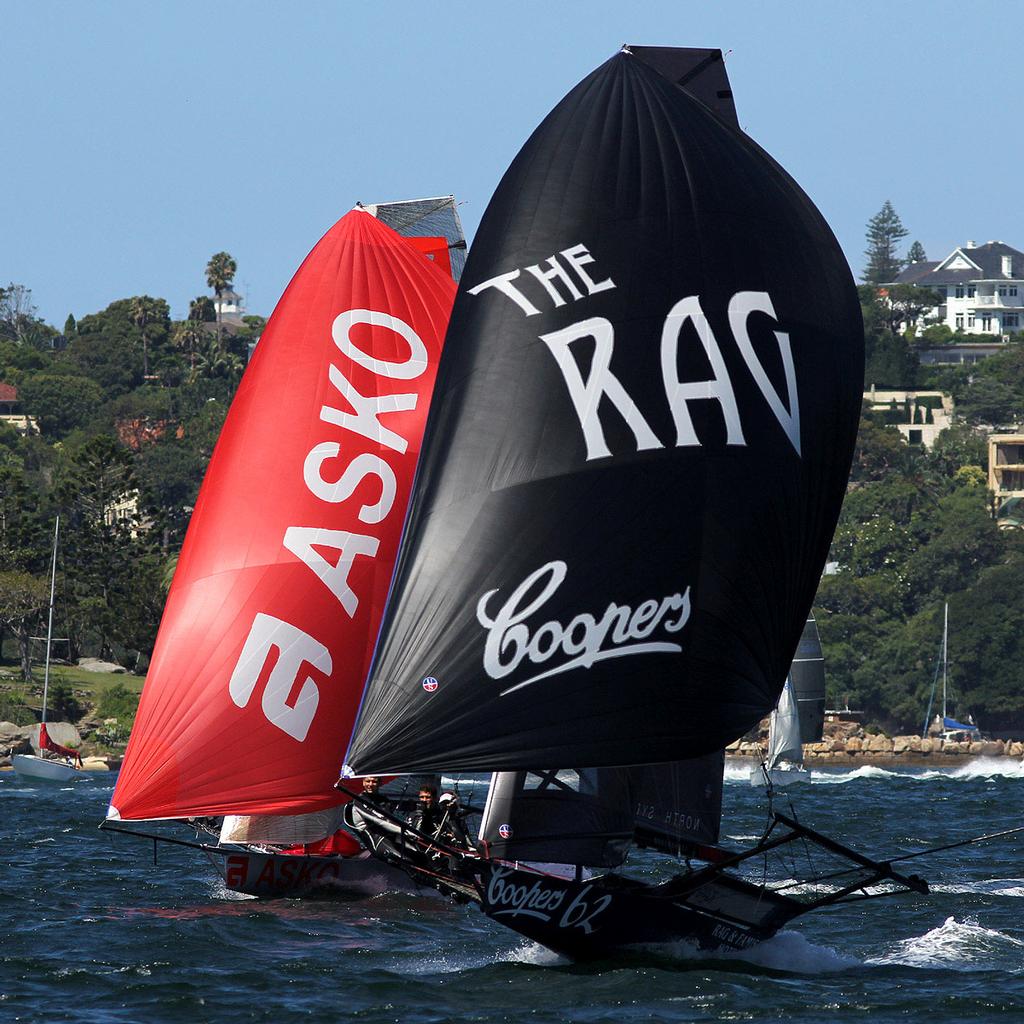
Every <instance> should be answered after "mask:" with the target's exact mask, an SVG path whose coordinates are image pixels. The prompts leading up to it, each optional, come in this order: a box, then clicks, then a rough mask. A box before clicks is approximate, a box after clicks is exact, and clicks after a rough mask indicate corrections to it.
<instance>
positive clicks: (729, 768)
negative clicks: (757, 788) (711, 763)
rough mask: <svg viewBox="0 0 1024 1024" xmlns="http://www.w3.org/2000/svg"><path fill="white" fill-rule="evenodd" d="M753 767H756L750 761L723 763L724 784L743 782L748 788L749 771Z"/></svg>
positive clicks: (728, 761)
mask: <svg viewBox="0 0 1024 1024" xmlns="http://www.w3.org/2000/svg"><path fill="white" fill-rule="evenodd" d="M754 767H756V765H755V763H754V762H752V761H748V762H746V763H742V764H737V763H736V762H735V761H732V760H727V761H726V762H725V775H724V776H723V778H724V779H725V781H726V782H743V783H746V784H747V785H748V786H749V785H750V769H751V768H754Z"/></svg>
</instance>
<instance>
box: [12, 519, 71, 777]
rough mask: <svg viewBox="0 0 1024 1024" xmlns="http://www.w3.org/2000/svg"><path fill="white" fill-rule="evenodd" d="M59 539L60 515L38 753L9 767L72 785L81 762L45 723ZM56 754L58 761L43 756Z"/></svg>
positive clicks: (56, 525)
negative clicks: (54, 738)
mask: <svg viewBox="0 0 1024 1024" xmlns="http://www.w3.org/2000/svg"><path fill="white" fill-rule="evenodd" d="M59 539H60V516H57V520H56V522H55V523H54V527H53V561H52V563H51V566H50V605H49V612H48V615H47V620H46V662H45V668H44V669H43V711H42V721H41V722H40V725H39V738H38V741H37V748H38V750H39V754H38V755H36V754H13V755H12V756H11V767H12V768H13V769H14V771H15V772H16V773H17V775H18V777H19V778H20V779H23V780H25V781H31V782H72V781H74V780H75V779H80V778H82V772H81V765H82V759H81V757H80V756H79V753H78V751H77V750H73V749H71V748H70V747H65V746H63V745H62V744H60V743H57V742H55V741H54V740H53V739H51V738H50V734H49V730H48V729H47V722H46V707H47V702H48V699H49V691H50V648H51V646H52V643H53V598H54V591H55V587H56V584H57V546H58V542H59ZM46 753H51V754H54V755H56V757H57V758H60V760H56V759H55V758H51V757H45V756H44V755H45V754H46Z"/></svg>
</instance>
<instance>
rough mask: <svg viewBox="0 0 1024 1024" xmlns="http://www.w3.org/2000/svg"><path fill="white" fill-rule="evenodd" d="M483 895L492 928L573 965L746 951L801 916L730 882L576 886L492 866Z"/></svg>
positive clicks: (608, 879)
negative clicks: (658, 953) (619, 956)
mask: <svg viewBox="0 0 1024 1024" xmlns="http://www.w3.org/2000/svg"><path fill="white" fill-rule="evenodd" d="M681 883H682V884H681ZM480 895H481V908H482V909H483V911H484V913H485V914H486V915H487V916H488V917H490V918H491V919H492V920H494V921H496V922H498V923H500V924H503V925H505V926H507V927H509V928H511V929H512V930H513V931H516V932H519V933H520V934H521V935H524V936H526V937H527V938H529V939H533V940H534V941H535V942H539V943H540V944H541V945H543V946H547V947H548V948H549V949H552V950H554V951H555V952H558V953H561V954H563V955H565V956H568V957H570V958H572V959H574V960H584V959H595V958H600V957H603V956H607V955H609V954H611V953H614V952H617V951H621V950H623V949H624V948H625V947H630V946H659V945H665V944H671V943H686V944H689V945H692V946H694V947H696V948H697V949H699V950H703V951H714V950H723V951H730V950H732V951H736V950H743V949H747V948H749V947H750V946H753V945H754V944H755V943H757V942H761V941H763V940H765V939H768V938H771V936H772V935H774V934H775V932H776V931H778V929H779V928H781V927H782V926H783V925H784V924H785V923H786V922H787V921H789V920H792V918H794V917H796V916H797V915H798V914H799V913H800V912H801V909H800V908H799V906H798V905H797V904H795V903H794V901H792V900H788V899H786V898H784V897H779V896H776V895H775V894H773V893H771V892H769V891H767V890H765V889H763V888H761V887H760V886H756V885H752V884H750V883H748V882H745V881H743V880H742V879H738V878H734V877H731V876H725V875H715V876H713V877H712V878H711V879H709V880H707V881H706V882H704V883H703V884H700V885H698V886H696V887H688V886H687V884H685V879H683V880H677V881H676V882H674V883H669V884H667V885H664V886H652V885H645V884H643V883H639V882H631V881H629V880H626V879H622V878H620V877H618V876H602V877H598V878H592V879H584V880H582V881H575V880H571V879H563V878H558V877H553V876H550V875H541V874H538V873H537V872H534V871H529V870H522V869H513V868H509V867H505V866H498V865H494V866H489V867H488V868H487V869H485V871H484V872H483V873H482V874H481V876H480Z"/></svg>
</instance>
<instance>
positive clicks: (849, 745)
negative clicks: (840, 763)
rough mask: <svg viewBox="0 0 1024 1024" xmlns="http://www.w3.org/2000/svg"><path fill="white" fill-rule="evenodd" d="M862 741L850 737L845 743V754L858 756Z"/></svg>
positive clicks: (857, 737) (856, 737) (855, 737)
mask: <svg viewBox="0 0 1024 1024" xmlns="http://www.w3.org/2000/svg"><path fill="white" fill-rule="evenodd" d="M862 743H863V741H862V740H861V738H860V737H859V736H851V737H850V738H849V739H848V740H847V741H846V752H847V753H848V754H859V753H860V749H861V745H862Z"/></svg>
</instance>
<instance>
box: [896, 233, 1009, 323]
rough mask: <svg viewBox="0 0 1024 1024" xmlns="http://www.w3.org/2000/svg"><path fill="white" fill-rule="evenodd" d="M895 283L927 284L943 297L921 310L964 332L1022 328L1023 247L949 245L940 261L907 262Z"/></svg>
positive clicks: (926, 286)
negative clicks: (947, 250)
mask: <svg viewBox="0 0 1024 1024" xmlns="http://www.w3.org/2000/svg"><path fill="white" fill-rule="evenodd" d="M895 283H896V284H915V285H920V286H921V287H923V288H933V289H935V291H937V292H938V293H939V294H940V295H942V296H943V298H944V299H945V302H944V303H943V304H942V305H940V306H937V307H935V308H934V309H933V310H931V311H930V312H929V313H926V314H925V319H926V320H928V319H934V318H935V317H941V318H942V322H943V323H945V324H946V326H948V327H949V328H950V329H951V330H954V331H963V332H964V333H965V334H992V335H1002V334H1011V333H1013V332H1014V331H1019V330H1020V329H1021V328H1024V252H1021V251H1020V250H1019V249H1014V248H1013V247H1012V246H1009V245H1006V243H1005V242H986V243H985V244H984V245H975V243H974V242H968V243H967V244H966V245H963V246H960V247H959V248H958V249H954V250H953V251H952V252H951V253H950V254H949V255H948V256H947V257H946V258H945V259H944V260H938V261H937V262H936V261H928V260H922V261H921V262H919V263H911V264H910V266H909V267H907V269H906V270H904V271H903V273H902V274H900V276H899V277H898V278H897V279H896V281H895Z"/></svg>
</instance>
